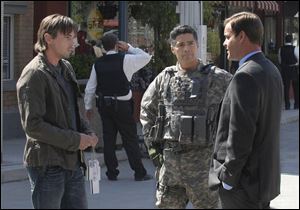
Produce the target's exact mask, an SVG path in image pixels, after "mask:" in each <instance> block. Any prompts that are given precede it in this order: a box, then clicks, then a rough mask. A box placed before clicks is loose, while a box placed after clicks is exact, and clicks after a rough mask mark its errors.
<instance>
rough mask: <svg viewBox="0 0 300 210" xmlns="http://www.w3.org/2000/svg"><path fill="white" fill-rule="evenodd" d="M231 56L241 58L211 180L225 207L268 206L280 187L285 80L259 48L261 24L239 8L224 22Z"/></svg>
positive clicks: (224, 110)
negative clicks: (280, 139) (281, 126)
mask: <svg viewBox="0 0 300 210" xmlns="http://www.w3.org/2000/svg"><path fill="white" fill-rule="evenodd" d="M224 25H225V29H224V36H225V41H224V46H225V48H226V49H227V52H228V59H229V60H236V61H239V69H238V70H237V72H236V73H235V75H234V77H233V79H232V80H231V83H230V84H229V87H228V89H227V91H226V93H225V96H224V99H223V102H222V105H221V109H220V111H219V123H218V130H217V135H216V140H215V147H214V152H213V159H212V162H211V169H210V174H209V176H210V177H209V186H210V188H211V189H213V190H217V189H219V197H220V201H221V206H222V208H230V209H236V208H240V209H245V208H254V209H255V208H256V209H261V208H268V207H269V203H270V201H271V200H272V199H274V198H275V197H276V196H277V195H278V194H279V193H280V162H279V130H280V117H281V104H282V96H283V85H282V80H281V77H280V73H279V70H278V69H277V68H276V67H275V66H274V65H273V64H272V62H270V61H269V60H268V59H266V57H265V56H264V55H263V53H262V52H261V44H262V39H263V25H262V23H261V20H260V19H259V17H258V16H257V15H255V14H253V13H249V12H241V13H238V14H235V15H233V16H232V17H230V18H228V19H226V20H225V22H224Z"/></svg>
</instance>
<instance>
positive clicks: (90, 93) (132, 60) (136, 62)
mask: <svg viewBox="0 0 300 210" xmlns="http://www.w3.org/2000/svg"><path fill="white" fill-rule="evenodd" d="M128 45H129V48H128V52H127V53H128V54H126V55H125V56H124V61H123V70H124V73H125V75H126V77H127V79H128V81H130V80H131V78H132V75H133V74H134V73H135V72H137V71H138V70H140V69H141V68H143V67H144V66H145V65H147V63H149V61H150V60H151V57H152V56H151V55H149V54H148V53H146V52H144V51H143V50H141V49H139V48H134V47H132V46H131V45H130V44H128ZM115 53H117V52H116V51H114V50H110V51H108V52H107V55H110V54H115ZM96 88H97V75H96V70H95V66H94V65H93V67H92V71H91V75H90V78H89V81H88V83H87V84H86V88H85V96H84V104H85V110H90V109H92V101H93V98H94V97H95V91H96ZM131 97H132V92H131V90H129V93H128V94H127V95H125V96H119V97H117V99H118V100H122V101H127V100H130V99H131Z"/></svg>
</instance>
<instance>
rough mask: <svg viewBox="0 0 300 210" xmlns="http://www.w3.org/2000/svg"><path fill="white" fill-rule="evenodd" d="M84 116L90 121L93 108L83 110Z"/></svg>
mask: <svg viewBox="0 0 300 210" xmlns="http://www.w3.org/2000/svg"><path fill="white" fill-rule="evenodd" d="M85 116H86V118H87V119H88V121H91V119H92V116H93V110H92V109H89V110H86V111H85Z"/></svg>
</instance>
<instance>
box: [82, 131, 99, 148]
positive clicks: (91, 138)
mask: <svg viewBox="0 0 300 210" xmlns="http://www.w3.org/2000/svg"><path fill="white" fill-rule="evenodd" d="M97 143H98V137H97V136H96V135H95V134H94V133H93V134H91V135H86V134H83V133H81V134H80V144H79V149H80V150H85V149H86V148H88V147H90V146H92V147H95V146H96V144H97Z"/></svg>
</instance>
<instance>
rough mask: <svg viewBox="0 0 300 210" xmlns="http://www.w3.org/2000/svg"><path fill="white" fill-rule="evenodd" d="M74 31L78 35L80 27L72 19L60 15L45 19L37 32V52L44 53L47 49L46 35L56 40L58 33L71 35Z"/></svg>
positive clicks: (35, 48)
mask: <svg viewBox="0 0 300 210" xmlns="http://www.w3.org/2000/svg"><path fill="white" fill-rule="evenodd" d="M72 31H74V33H77V31H78V26H77V24H76V23H75V22H74V21H73V20H72V19H71V18H70V17H67V16H63V15H60V14H53V15H49V16H47V17H45V18H44V19H43V20H42V22H41V24H40V27H39V30H38V32H37V42H36V43H35V45H34V50H35V52H37V53H38V52H43V51H45V50H46V49H47V42H46V41H45V38H44V35H45V33H48V34H50V35H51V36H52V38H55V37H56V36H57V33H58V32H61V33H63V34H69V33H71V32H72Z"/></svg>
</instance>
